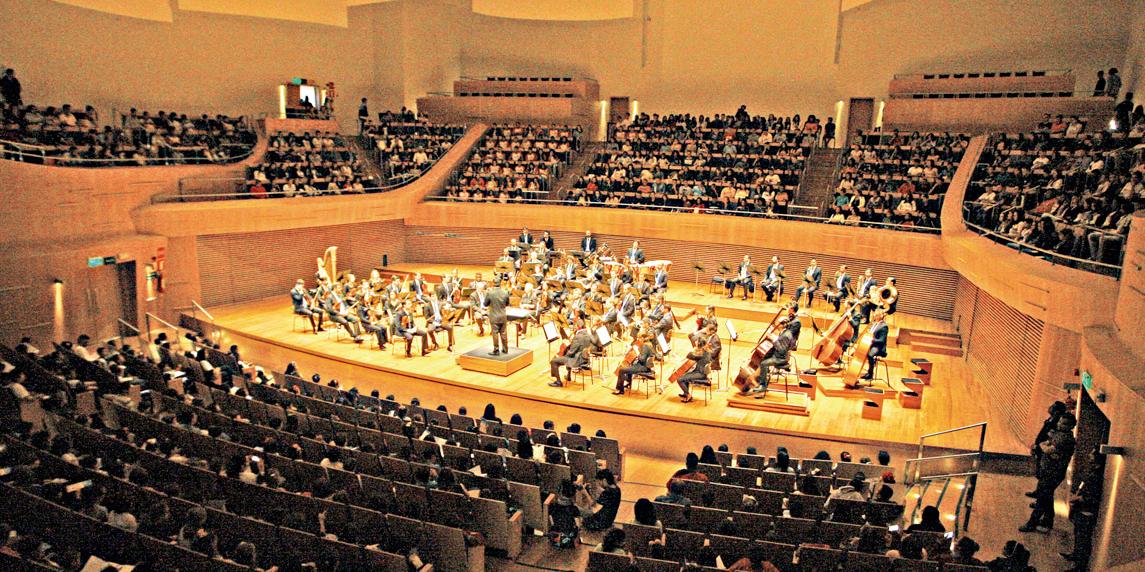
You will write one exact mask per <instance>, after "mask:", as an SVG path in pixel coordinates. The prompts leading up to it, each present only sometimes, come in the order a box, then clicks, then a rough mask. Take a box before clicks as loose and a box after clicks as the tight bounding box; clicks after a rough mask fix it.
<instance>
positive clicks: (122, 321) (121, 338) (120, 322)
mask: <svg viewBox="0 0 1145 572" xmlns="http://www.w3.org/2000/svg"><path fill="white" fill-rule="evenodd" d="M115 321H116V322H119V324H120V325H122V326H127V327H128V328H130V329H131V330H132V331H134V332H135V335H136V337H138V336H140V335H141V334H142V333H143V332H141V331H139V328H136V327H135V326H133V325H131V324H130V323H128V322H126V321H124V319H123V318H116V319H115ZM125 337H126V336H124V335H123V330H120V334H119V343H120V344H122V343H123V341H124V338H125Z"/></svg>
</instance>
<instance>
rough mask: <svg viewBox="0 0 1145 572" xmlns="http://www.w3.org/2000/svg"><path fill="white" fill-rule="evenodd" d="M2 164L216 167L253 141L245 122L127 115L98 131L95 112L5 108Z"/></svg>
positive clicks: (0, 139) (242, 154)
mask: <svg viewBox="0 0 1145 572" xmlns="http://www.w3.org/2000/svg"><path fill="white" fill-rule="evenodd" d="M0 120H2V123H0V151H2V154H3V157H4V158H5V159H10V160H17V161H25V162H29V163H37V164H48V165H57V166H65V167H131V166H148V165H195V164H219V163H230V162H234V161H237V160H241V159H243V158H245V157H247V156H249V155H250V153H251V150H252V149H253V148H254V144H255V143H256V142H257V140H258V136H257V135H256V134H255V132H254V129H253V126H251V125H250V124H249V123H248V121H247V119H246V118H245V117H237V118H236V117H228V116H225V115H215V116H213V117H212V116H208V115H206V114H203V115H200V116H199V117H194V116H188V115H187V114H185V113H175V112H166V111H160V112H158V113H156V114H154V115H153V114H151V113H150V112H147V111H142V112H140V111H138V110H136V109H134V108H133V109H131V110H130V111H129V112H128V113H126V114H124V115H122V116H120V117H116V118H113V121H112V122H109V123H108V124H104V125H102V127H101V121H100V117H99V112H98V111H97V110H96V109H95V108H94V107H92V106H90V105H89V106H86V107H85V108H84V110H83V111H80V110H78V109H73V108H72V106H71V105H69V104H64V105H61V106H59V107H54V106H48V107H44V108H40V107H37V106H35V105H5V106H4V107H3V115H2V118H0Z"/></svg>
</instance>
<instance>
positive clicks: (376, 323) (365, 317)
mask: <svg viewBox="0 0 1145 572" xmlns="http://www.w3.org/2000/svg"><path fill="white" fill-rule="evenodd" d="M382 316H383V314H382V313H381V312H379V311H377V310H374V309H373V308H370V307H368V306H365V305H359V306H358V322H359V323H360V324H362V329H363V330H365V331H367V332H371V333H373V334H374V335H375V336H377V338H378V349H379V350H384V349H386V344H387V343H389V341H390V331H389V327H388V326H387V325H386V324H385V323H384V320H383V317H382Z"/></svg>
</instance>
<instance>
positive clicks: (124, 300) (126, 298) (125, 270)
mask: <svg viewBox="0 0 1145 572" xmlns="http://www.w3.org/2000/svg"><path fill="white" fill-rule="evenodd" d="M115 273H116V278H117V279H118V281H119V288H118V291H119V319H120V320H123V321H124V322H127V323H128V324H131V325H132V326H136V327H138V324H139V307H138V306H137V302H138V299H137V296H138V292H137V288H136V285H135V261H134V260H128V261H125V262H119V263H117V264H116V265H115ZM116 331H118V332H119V335H120V336H123V337H129V336H134V335H135V332H133V331H131V330H130V329H129V328H128V327H127V326H124V325H123V324H122V323H120V322H116Z"/></svg>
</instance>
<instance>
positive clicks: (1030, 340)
mask: <svg viewBox="0 0 1145 572" xmlns="http://www.w3.org/2000/svg"><path fill="white" fill-rule="evenodd" d="M960 282H962V285H961V286H960V287H959V289H958V301H957V304H956V306H957V312H958V315H957V316H956V319H957V320H958V322H959V326H960V331H961V333H962V339H963V340H964V343H965V344H966V346H965V348H964V350H965V360H966V362H967V363H968V364H969V365H970V371H971V373H972V375H974V377H975V378H976V380H977V381H978V382H979V384H980V385H981V387H982V388H983V390H984V392H983V393H984V395H986V396H987V399H988V401H989V402H990V405H991V407H993V408H994V409H995V410H997V412H998V413H999V414H1000V415H1001V418H1003V419H1005V420H1006V421H1007V423H1008V424H1009V428H1010V430H1012V431H1014V432H1015V434H1017V435H1023V436H1024V435H1027V434H1028V432H1029V428H1030V426H1031V425H1032V424H1033V423H1034V422H1036V420H1032V419H1031V415H1032V413H1031V409H1030V407H1029V404H1030V403H1031V401H1032V400H1033V399H1034V386H1035V383H1036V379H1035V378H1036V375H1037V368H1038V354H1039V352H1040V351H1041V345H1042V331H1043V328H1044V324H1043V322H1042V321H1041V320H1038V319H1035V318H1031V317H1030V316H1027V315H1025V314H1023V313H1021V312H1019V311H1017V310H1015V309H1013V308H1011V307H1010V306H1008V305H1006V304H1005V303H1004V302H1003V301H1001V300H999V299H998V298H995V297H993V296H991V295H990V294H988V293H987V292H986V291H985V290H982V289H980V288H976V287H975V286H974V285H973V284H970V283H969V282H967V281H965V280H961V281H960Z"/></svg>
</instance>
